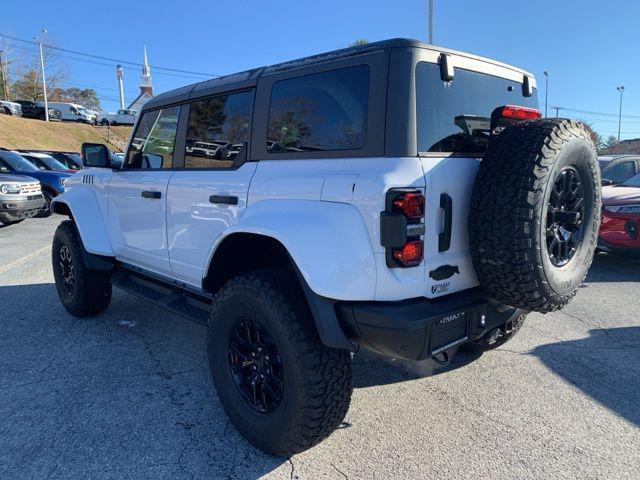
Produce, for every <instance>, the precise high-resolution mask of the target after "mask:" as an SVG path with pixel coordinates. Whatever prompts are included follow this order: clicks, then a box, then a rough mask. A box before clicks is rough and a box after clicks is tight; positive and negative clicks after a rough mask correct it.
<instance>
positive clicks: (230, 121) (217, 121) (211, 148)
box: [184, 91, 253, 168]
mask: <svg viewBox="0 0 640 480" xmlns="http://www.w3.org/2000/svg"><path fill="white" fill-rule="evenodd" d="M252 108H253V91H248V92H240V93H233V94H230V95H219V96H217V97H212V98H205V99H203V100H198V101H195V102H192V103H191V108H190V110H189V124H188V127H187V141H186V144H185V156H184V166H185V168H231V167H232V166H233V163H234V161H235V160H236V158H238V155H240V152H241V151H242V150H243V149H244V148H245V142H248V140H249V125H250V123H251V111H252Z"/></svg>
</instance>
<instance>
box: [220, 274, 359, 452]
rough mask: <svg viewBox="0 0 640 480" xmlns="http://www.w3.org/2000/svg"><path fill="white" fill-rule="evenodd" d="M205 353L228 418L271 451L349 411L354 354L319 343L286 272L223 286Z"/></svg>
mask: <svg viewBox="0 0 640 480" xmlns="http://www.w3.org/2000/svg"><path fill="white" fill-rule="evenodd" d="M208 354H209V366H210V368H211V374H212V377H213V382H214V385H215V387H216V390H217V391H218V396H219V397H220V401H221V403H222V406H223V408H224V409H225V411H226V413H227V415H228V416H229V419H230V420H231V422H232V423H233V424H234V425H235V427H236V428H237V429H238V431H239V432H240V433H241V434H242V435H243V436H244V437H245V438H246V439H247V440H249V441H250V442H251V443H252V444H254V445H255V446H257V447H258V448H260V449H262V450H263V451H265V452H266V453H268V454H271V455H276V456H290V455H293V454H295V453H298V452H301V451H303V450H306V449H308V448H310V447H312V446H313V445H315V444H317V443H318V442H320V441H321V440H323V439H324V438H325V437H327V436H329V435H330V434H331V433H332V432H333V430H335V429H336V428H337V427H338V426H339V425H340V422H341V421H342V420H343V418H344V416H345V415H346V413H347V410H348V408H349V402H350V400H351V391H352V376H351V356H350V354H349V352H348V351H346V350H337V349H332V348H328V347H326V346H324V345H323V344H322V343H321V342H320V338H319V337H318V333H317V331H316V327H315V325H314V322H313V318H312V316H311V312H310V311H309V307H308V305H307V304H306V301H305V299H304V294H303V292H302V291H301V289H300V287H299V285H298V283H297V281H296V278H295V276H294V275H293V274H291V273H289V272H284V271H277V270H264V271H257V272H251V273H247V274H244V275H241V276H239V277H236V278H234V279H232V280H230V281H229V282H228V283H227V284H226V285H225V286H223V287H222V289H221V290H220V291H219V292H218V294H217V295H216V297H215V300H214V302H213V305H212V310H211V316H210V319H209V330H208Z"/></svg>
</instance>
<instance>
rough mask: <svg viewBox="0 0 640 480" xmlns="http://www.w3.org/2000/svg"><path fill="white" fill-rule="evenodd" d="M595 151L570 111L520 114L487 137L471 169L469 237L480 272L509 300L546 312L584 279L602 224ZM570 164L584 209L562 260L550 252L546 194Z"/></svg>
mask: <svg viewBox="0 0 640 480" xmlns="http://www.w3.org/2000/svg"><path fill="white" fill-rule="evenodd" d="M597 158H598V157H597V154H596V150H595V147H594V145H593V142H592V140H591V137H590V135H589V133H588V131H587V130H586V128H585V127H584V126H583V125H582V124H581V123H579V122H575V121H573V120H567V119H540V120H532V121H525V122H519V123H516V124H514V125H511V126H509V127H507V128H505V129H504V130H503V131H502V132H501V133H500V134H498V135H497V136H496V137H495V138H494V139H492V141H491V143H490V145H489V149H488V152H487V154H486V156H485V157H484V159H483V160H482V162H481V163H480V168H479V171H478V174H477V176H476V180H475V183H474V187H473V194H472V198H471V210H470V215H469V240H470V247H471V255H472V259H473V265H474V267H475V270H476V273H477V275H478V279H479V281H480V283H481V285H483V286H484V287H485V288H486V289H487V290H488V292H489V293H490V295H491V296H493V297H494V298H495V299H496V300H498V301H500V302H502V303H505V304H507V305H510V306H513V307H518V308H522V309H525V310H533V311H537V312H542V313H546V312H550V311H553V310H559V309H560V308H562V307H563V306H565V305H566V304H567V303H568V302H569V301H570V300H571V298H573V296H574V295H575V293H576V290H577V288H578V287H579V286H580V284H581V283H582V282H583V281H584V278H585V276H586V275H587V272H588V270H589V266H590V265H591V262H592V260H593V253H594V251H595V248H596V244H597V237H598V228H599V225H600V206H601V187H600V170H599V168H598V162H597ZM568 169H569V170H573V172H574V175H575V177H577V178H578V179H579V181H580V182H581V185H582V191H583V194H584V195H583V202H582V205H584V210H583V212H582V214H581V215H580V217H579V218H580V219H581V220H580V221H581V225H582V227H581V232H582V234H581V236H580V237H579V239H578V240H577V241H576V244H575V253H573V255H572V256H571V257H570V258H569V259H568V263H566V264H565V265H562V266H558V265H557V264H554V263H553V262H552V260H551V257H550V255H549V253H548V250H549V249H548V246H547V231H546V228H547V221H548V220H547V218H548V214H549V211H550V210H549V209H550V208H551V207H550V206H549V199H550V196H551V192H552V190H553V189H554V185H555V184H556V181H557V180H558V179H559V178H560V176H561V175H562V174H563V173H562V172H565V173H566V172H567V170H568Z"/></svg>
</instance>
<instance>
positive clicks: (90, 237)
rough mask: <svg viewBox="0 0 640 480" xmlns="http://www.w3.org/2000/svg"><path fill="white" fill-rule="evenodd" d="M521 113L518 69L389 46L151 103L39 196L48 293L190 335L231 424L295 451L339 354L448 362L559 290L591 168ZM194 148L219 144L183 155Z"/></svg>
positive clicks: (592, 195) (567, 272)
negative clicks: (118, 146)
mask: <svg viewBox="0 0 640 480" xmlns="http://www.w3.org/2000/svg"><path fill="white" fill-rule="evenodd" d="M540 117H541V115H540V111H539V110H538V101H537V94H536V83H535V79H534V78H533V76H532V75H531V74H530V73H527V72H525V71H523V70H520V69H518V68H515V67H512V66H509V65H505V64H503V63H500V62H497V61H494V60H490V59H486V58H480V57H477V56H475V55H470V54H467V53H462V52H457V51H453V50H446V49H442V48H440V47H434V46H430V45H425V44H424V43H421V42H418V41H414V40H404V39H395V40H388V41H384V42H377V43H370V44H367V45H363V46H357V47H352V48H348V49H344V50H338V51H335V52H329V53H325V54H321V55H316V56H313V57H308V58H304V59H300V60H295V61H291V62H287V63H284V64H279V65H274V66H269V67H264V68H260V69H255V70H250V71H247V72H243V73H239V74H235V75H230V76H228V77H221V78H216V79H213V80H209V81H203V82H201V83H198V84H195V85H192V86H189V87H184V88H181V89H178V90H174V91H170V92H166V93H163V94H161V95H159V96H157V97H155V98H154V99H152V100H150V101H149V102H148V103H146V104H145V106H144V108H143V110H142V113H141V116H140V118H139V119H138V121H137V124H136V127H135V128H134V133H133V135H132V138H131V141H130V143H129V147H128V149H127V152H126V154H125V158H124V162H123V164H122V165H121V166H116V165H114V164H113V163H112V161H111V159H110V155H109V151H108V149H107V147H106V146H104V145H98V144H85V145H83V159H84V162H85V167H86V169H85V170H84V171H83V172H82V174H76V175H75V176H74V177H71V178H70V179H69V181H68V183H67V185H66V191H65V193H64V194H62V195H60V196H58V197H56V198H55V199H54V200H53V202H52V210H53V211H54V212H55V213H58V214H63V215H67V216H68V217H69V220H66V221H64V222H62V224H61V225H60V227H59V228H58V230H57V231H56V234H55V236H54V239H53V249H52V261H53V274H54V278H55V282H56V288H57V291H58V294H59V297H60V300H61V302H62V304H63V305H64V307H65V308H66V309H67V311H69V312H70V313H71V314H72V315H75V316H78V317H81V316H87V315H96V314H98V313H100V312H101V311H103V310H104V309H106V308H107V307H108V306H109V302H110V301H111V291H112V286H113V285H115V286H117V287H119V288H121V289H123V290H125V291H128V292H130V293H132V294H134V295H138V296H140V297H142V298H145V299H147V300H149V301H151V302H154V303H156V304H157V305H160V306H162V307H163V308H166V309H168V310H169V311H171V312H174V313H178V314H180V315H183V316H185V317H187V318H190V319H193V320H195V321H199V322H201V323H204V324H205V325H208V332H207V345H208V356H209V366H210V369H211V374H212V377H213V384H214V385H215V388H216V389H217V392H218V395H219V397H220V401H221V404H222V406H223V407H224V409H225V411H226V412H227V414H228V415H229V418H230V420H231V422H232V423H233V424H234V425H235V426H236V428H237V429H238V430H239V431H240V432H241V433H242V434H243V435H244V436H245V437H246V438H247V439H249V440H250V441H251V442H252V443H254V444H255V445H257V446H258V447H260V448H262V449H263V450H264V451H266V452H269V453H271V454H274V455H284V456H286V455H292V454H294V453H297V452H300V451H302V450H305V449H307V448H309V447H311V446H313V445H314V444H316V443H318V442H319V441H321V440H322V439H323V438H325V437H327V436H328V435H329V434H331V432H332V431H333V430H334V429H335V428H337V427H338V426H339V425H340V422H342V420H343V418H344V416H345V414H346V412H347V409H348V407H349V403H350V399H351V392H352V373H351V355H350V352H354V351H356V350H357V349H358V348H366V349H370V350H373V351H375V352H378V353H381V354H384V355H388V356H391V357H396V358H404V359H411V360H422V359H427V358H432V359H434V360H435V361H437V362H439V363H440V364H446V363H447V362H448V361H449V359H450V358H451V355H452V354H453V353H454V352H455V350H456V348H458V347H462V346H467V347H470V346H472V347H474V348H478V349H491V348H494V347H496V346H498V345H501V344H503V343H504V342H506V341H507V340H509V339H510V338H511V337H512V336H513V335H514V334H515V333H516V332H517V331H518V329H519V328H520V327H521V326H522V324H523V322H524V319H525V317H526V315H527V314H528V313H529V312H530V311H537V312H542V313H545V312H549V311H552V310H557V309H560V308H562V307H563V306H565V305H566V304H567V303H568V302H569V301H570V300H571V299H572V298H573V296H574V295H575V293H576V291H577V289H578V287H579V286H580V284H581V283H582V281H583V279H584V278H585V276H586V274H587V271H588V269H589V266H590V264H591V261H592V258H593V253H594V249H595V247H596V241H597V233H598V226H599V222H600V204H601V200H600V197H601V194H600V171H599V168H598V162H597V156H596V151H595V148H594V145H593V142H592V140H591V136H590V135H589V133H588V132H587V130H586V129H585V127H584V126H583V125H581V124H580V123H578V122H575V121H573V120H567V119H561V118H551V119H542V118H540ZM214 142H225V143H226V144H229V145H233V146H237V153H236V154H235V155H234V156H233V158H231V157H230V156H223V157H221V158H217V157H216V156H215V155H202V154H200V152H195V151H194V150H193V148H190V147H191V146H193V145H197V144H199V143H206V144H210V143H214ZM196 153H198V154H196ZM159 328H161V326H160V325H159ZM425 435H426V437H425V438H427V437H428V433H425ZM426 441H428V440H426Z"/></svg>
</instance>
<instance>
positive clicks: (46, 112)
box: [38, 28, 49, 122]
mask: <svg viewBox="0 0 640 480" xmlns="http://www.w3.org/2000/svg"><path fill="white" fill-rule="evenodd" d="M45 33H47V31H46V30H45V29H44V28H43V29H42V30H41V31H40V38H39V39H38V43H39V44H40V68H41V69H42V92H43V94H44V119H45V120H46V121H47V122H48V121H49V102H48V101H47V78H46V77H45V75H44V52H43V49H42V41H43V40H44V34H45Z"/></svg>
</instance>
